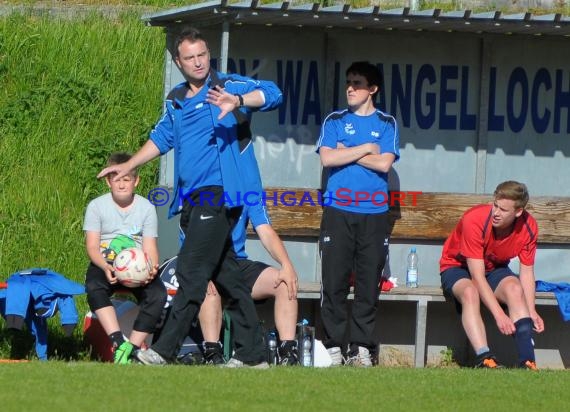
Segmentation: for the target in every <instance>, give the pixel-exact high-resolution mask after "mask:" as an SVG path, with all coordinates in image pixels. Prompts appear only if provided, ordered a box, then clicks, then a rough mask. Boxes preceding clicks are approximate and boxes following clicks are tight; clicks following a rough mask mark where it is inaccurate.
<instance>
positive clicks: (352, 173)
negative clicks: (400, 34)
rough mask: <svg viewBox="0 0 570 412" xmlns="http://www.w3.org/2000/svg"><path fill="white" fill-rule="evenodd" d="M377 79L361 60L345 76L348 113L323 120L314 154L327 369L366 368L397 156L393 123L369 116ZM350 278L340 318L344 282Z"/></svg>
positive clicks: (389, 118) (374, 112) (371, 346)
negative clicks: (320, 204)
mask: <svg viewBox="0 0 570 412" xmlns="http://www.w3.org/2000/svg"><path fill="white" fill-rule="evenodd" d="M380 86H381V75H380V73H379V71H378V69H377V68H376V67H375V66H373V65H372V64H370V63H367V62H356V63H353V64H352V65H351V66H350V67H349V68H348V69H347V71H346V98H347V101H348V109H346V110H342V111H337V112H333V113H331V114H329V115H328V116H327V118H326V119H325V122H324V123H323V126H322V129H321V134H320V137H319V141H318V144H317V148H318V149H317V150H318V153H319V155H320V158H321V163H322V164H323V166H324V167H326V168H329V169H330V175H329V179H328V183H327V188H326V193H325V195H324V199H325V202H324V204H325V205H327V206H325V207H324V210H323V217H322V222H321V234H320V239H319V246H320V249H321V259H322V282H323V283H322V288H323V299H322V304H321V316H322V320H323V326H324V330H325V340H324V344H325V347H326V348H327V350H328V352H329V354H330V355H331V359H332V362H333V365H340V364H341V363H342V355H341V346H342V344H343V343H344V338H345V336H346V333H347V329H348V343H349V347H348V349H347V350H346V352H345V355H346V356H345V362H344V363H345V364H348V365H354V366H371V364H372V363H371V353H370V352H371V351H372V350H374V349H375V346H376V342H374V340H373V335H374V333H373V332H374V326H375V317H376V301H377V299H378V293H379V290H378V283H379V282H380V276H381V274H382V269H383V268H384V264H385V260H386V254H387V251H388V237H389V221H388V201H387V198H388V172H389V170H390V168H391V167H392V164H393V163H394V162H395V161H396V160H397V159H398V158H399V156H400V150H399V138H398V129H397V126H396V121H395V119H394V118H393V117H392V116H389V115H386V114H384V113H382V112H381V111H379V110H377V109H376V108H375V106H374V96H375V95H376V93H378V91H379V90H380ZM353 271H354V274H355V284H354V304H353V306H352V313H351V318H350V319H348V310H347V303H346V298H347V295H348V292H349V277H350V274H351V272H353Z"/></svg>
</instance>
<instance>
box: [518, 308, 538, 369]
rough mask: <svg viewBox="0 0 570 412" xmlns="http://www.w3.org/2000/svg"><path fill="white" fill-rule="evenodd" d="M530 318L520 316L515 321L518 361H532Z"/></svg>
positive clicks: (532, 347)
mask: <svg viewBox="0 0 570 412" xmlns="http://www.w3.org/2000/svg"><path fill="white" fill-rule="evenodd" d="M532 326H533V323H532V319H531V318H522V319H519V320H517V321H516V322H515V328H516V331H515V335H514V338H515V344H516V345H517V351H518V353H519V363H524V362H526V361H527V360H530V361H533V362H534V343H533V341H532Z"/></svg>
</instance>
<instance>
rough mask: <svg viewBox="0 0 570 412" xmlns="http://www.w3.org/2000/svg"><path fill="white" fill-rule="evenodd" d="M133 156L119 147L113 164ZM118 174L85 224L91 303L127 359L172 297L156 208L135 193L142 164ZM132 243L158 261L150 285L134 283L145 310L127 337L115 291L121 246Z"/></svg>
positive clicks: (118, 357) (120, 358)
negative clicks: (161, 261)
mask: <svg viewBox="0 0 570 412" xmlns="http://www.w3.org/2000/svg"><path fill="white" fill-rule="evenodd" d="M130 158H131V155H130V154H127V153H113V154H112V155H111V156H110V157H109V159H108V161H107V165H108V166H111V165H116V164H121V163H124V162H126V161H128V160H129V159H130ZM113 178H114V175H112V174H111V175H108V176H107V177H106V182H107V186H109V189H110V193H107V194H104V195H102V196H99V197H98V198H96V199H94V200H92V201H91V202H90V203H89V205H88V206H87V210H86V212H85V221H84V224H83V230H84V231H85V246H86V249H87V255H88V256H89V259H90V260H91V262H90V264H89V267H88V269H87V273H86V275H85V287H86V290H87V302H88V304H89V308H90V309H91V311H92V312H94V313H95V315H97V319H98V320H99V322H100V324H101V326H102V327H103V329H104V330H105V333H107V335H108V336H109V339H110V340H111V344H112V347H113V352H114V362H115V363H117V364H126V363H130V358H131V354H133V353H134V352H135V351H136V350H138V349H139V348H140V346H141V345H142V344H143V342H144V341H145V339H146V338H147V337H148V335H149V334H150V333H153V332H154V329H155V326H156V325H157V323H158V322H159V320H160V317H161V314H162V309H163V307H164V304H165V302H166V289H165V287H164V284H163V283H162V281H161V280H160V278H158V277H156V274H157V270H158V264H157V262H158V247H157V241H156V239H157V237H158V219H157V216H156V210H155V208H154V206H153V205H152V204H151V203H150V202H149V201H148V200H147V199H145V198H144V197H142V196H139V195H137V194H135V188H136V187H137V185H138V183H139V176H138V173H137V171H136V170H135V171H133V172H132V173H130V174H128V175H126V176H124V177H122V178H121V179H119V180H117V181H114V180H113ZM130 247H138V248H141V249H142V250H143V251H144V252H145V253H146V255H147V256H148V257H149V259H150V261H151V262H152V269H151V271H150V274H149V277H148V279H147V282H146V284H145V285H143V286H141V287H138V288H132V289H130V291H131V292H132V293H133V295H134V296H135V298H136V299H137V302H138V303H139V307H140V311H139V314H138V316H137V318H136V320H135V323H134V325H133V331H132V333H131V335H130V337H129V340H127V341H125V339H124V337H123V333H122V332H121V330H120V327H119V321H118V319H117V314H116V313H115V308H114V306H113V304H112V303H111V299H110V296H111V295H112V294H113V293H114V292H115V290H117V289H118V288H120V286H121V285H120V283H119V282H118V280H117V278H116V277H115V275H114V274H113V260H114V259H115V257H116V256H117V254H118V253H119V252H120V251H121V250H123V249H126V248H130Z"/></svg>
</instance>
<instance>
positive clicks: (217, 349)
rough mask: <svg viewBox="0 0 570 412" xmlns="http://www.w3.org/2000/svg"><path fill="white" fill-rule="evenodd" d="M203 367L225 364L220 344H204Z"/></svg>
mask: <svg viewBox="0 0 570 412" xmlns="http://www.w3.org/2000/svg"><path fill="white" fill-rule="evenodd" d="M202 346H203V348H204V365H223V364H225V363H226V360H225V359H224V352H223V350H222V344H221V343H220V342H204V343H203V344H202Z"/></svg>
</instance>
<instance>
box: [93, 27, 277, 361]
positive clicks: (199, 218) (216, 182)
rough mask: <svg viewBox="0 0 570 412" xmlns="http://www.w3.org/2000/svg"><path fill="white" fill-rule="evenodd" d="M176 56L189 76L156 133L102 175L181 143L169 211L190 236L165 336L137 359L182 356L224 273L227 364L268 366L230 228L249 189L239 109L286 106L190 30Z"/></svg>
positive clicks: (269, 86)
mask: <svg viewBox="0 0 570 412" xmlns="http://www.w3.org/2000/svg"><path fill="white" fill-rule="evenodd" d="M173 50H174V61H175V63H176V65H177V67H178V68H179V69H180V71H181V72H182V74H183V75H184V78H185V79H186V81H185V82H183V83H181V84H179V85H177V86H176V87H175V88H174V89H173V90H172V91H171V93H170V94H169V96H168V97H167V99H166V110H165V114H164V116H163V117H162V119H161V120H160V121H159V122H158V124H157V125H156V126H155V128H154V129H153V130H152V132H151V134H150V139H149V140H148V141H147V142H146V143H145V144H144V145H143V147H142V148H141V149H139V151H138V152H137V153H136V154H135V155H134V156H133V158H132V159H131V160H130V161H129V162H127V163H124V164H122V165H118V166H114V167H111V168H106V169H104V170H102V171H101V173H99V177H101V176H105V175H106V174H108V173H111V172H115V173H117V176H118V177H121V176H122V175H124V174H126V173H128V171H129V170H131V169H132V168H134V167H136V166H139V165H141V164H144V163H146V162H148V161H150V160H152V159H154V158H156V157H157V156H159V155H161V154H165V153H166V152H168V151H169V150H171V149H174V159H175V166H174V174H175V175H174V183H175V188H174V200H173V202H172V204H171V208H170V216H172V215H174V214H177V213H181V217H180V225H181V227H182V229H183V230H184V232H185V233H186V239H185V241H184V244H183V245H182V248H181V250H180V252H179V254H178V262H177V271H176V276H177V279H178V282H179V288H178V291H177V293H176V296H175V297H174V299H173V302H172V307H171V310H170V312H169V315H168V317H167V319H166V322H165V325H164V327H163V330H162V332H161V334H160V337H159V338H158V340H157V341H156V342H155V343H153V345H152V346H151V348H149V349H148V350H146V351H140V352H138V356H137V358H138V359H139V360H140V361H141V362H142V363H144V364H148V365H163V364H166V363H167V362H170V361H172V360H174V359H175V357H176V354H177V353H178V349H179V347H180V345H181V343H182V341H183V339H184V337H185V335H186V333H187V332H188V328H189V325H190V324H191V322H192V321H193V320H194V318H195V317H196V316H197V314H198V311H199V309H200V305H201V304H202V301H203V300H204V296H205V295H206V290H207V286H208V281H209V280H210V279H211V278H212V276H213V275H214V274H215V273H218V272H219V275H218V277H217V279H216V280H217V284H218V287H219V290H220V292H221V293H222V295H224V296H226V297H227V298H228V307H227V310H228V313H229V314H230V317H231V319H232V323H233V325H234V340H235V342H236V353H235V356H234V358H233V359H230V361H229V362H228V364H227V365H226V366H229V367H242V366H255V367H260V368H264V367H267V363H266V362H265V349H264V347H263V337H262V333H261V329H260V326H259V321H258V318H257V313H256V311H255V306H254V304H253V300H252V298H251V295H250V293H249V291H248V290H247V287H246V286H245V284H244V283H243V280H242V278H243V276H242V275H241V272H240V270H239V266H238V264H237V261H236V259H235V252H234V250H233V248H231V240H230V235H231V230H232V228H233V226H234V225H235V222H236V221H237V220H238V218H239V216H240V214H241V206H239V197H240V195H241V194H242V193H244V192H245V191H246V190H247V187H244V184H243V179H242V173H241V165H240V162H239V161H238V159H239V153H240V150H242V149H243V146H246V145H247V141H246V140H247V139H248V138H250V136H249V137H248V136H245V137H244V138H243V139H240V137H242V136H240V135H239V134H238V129H239V128H238V126H240V124H238V119H237V117H236V115H237V113H236V109H239V111H241V113H242V114H244V115H250V114H251V112H252V111H253V110H261V111H267V110H273V109H275V108H276V107H278V105H279V104H281V101H282V95H281V91H280V90H279V88H278V87H277V86H276V85H275V84H274V83H273V82H269V81H261V80H253V79H251V78H247V77H243V76H239V75H235V74H224V73H219V72H216V71H215V70H211V69H210V51H209V49H208V45H207V42H206V40H205V39H204V37H203V36H202V34H201V33H200V32H199V31H198V30H196V29H194V28H189V29H184V30H183V31H181V32H180V34H179V35H178V36H177V37H176V39H175V43H174V48H173Z"/></svg>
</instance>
